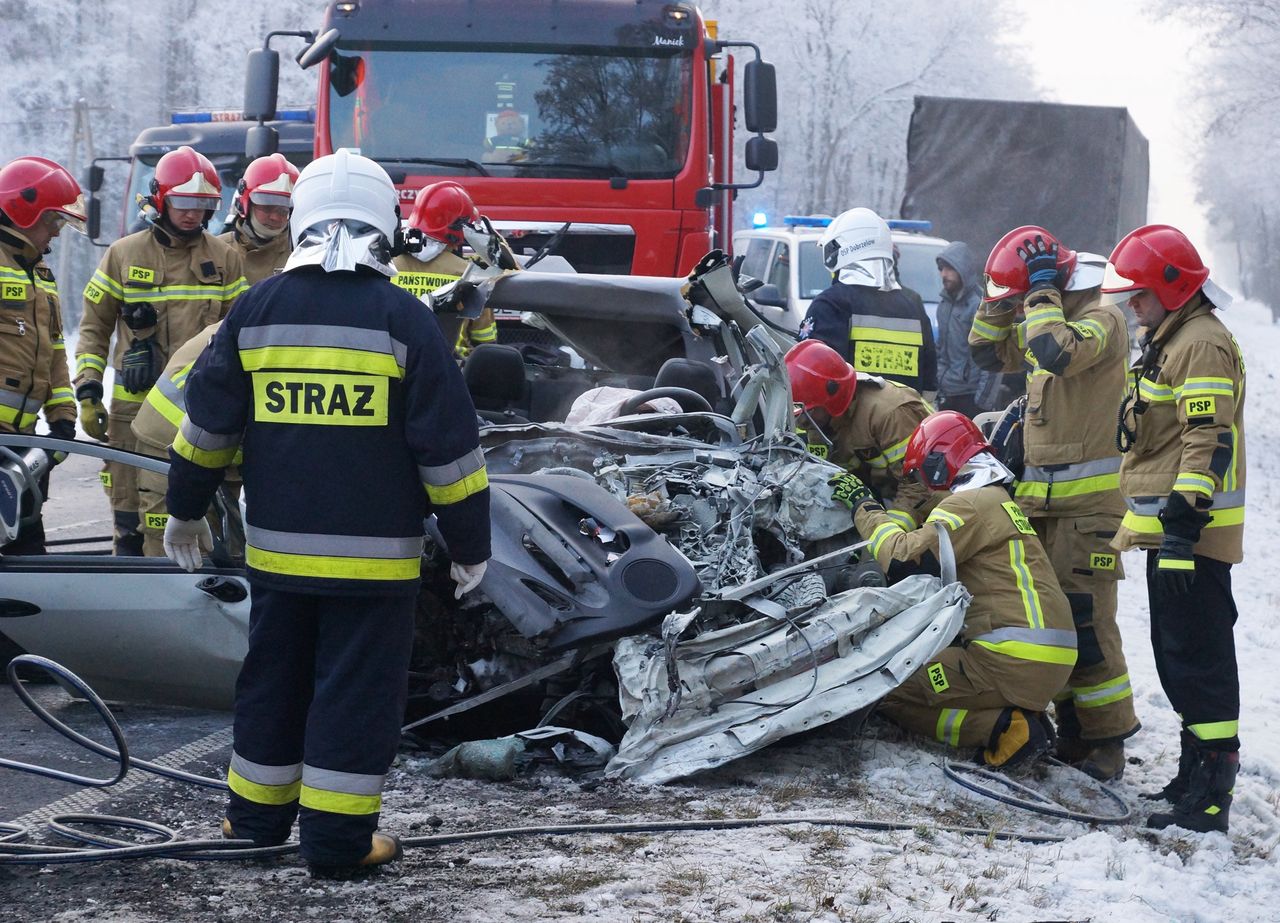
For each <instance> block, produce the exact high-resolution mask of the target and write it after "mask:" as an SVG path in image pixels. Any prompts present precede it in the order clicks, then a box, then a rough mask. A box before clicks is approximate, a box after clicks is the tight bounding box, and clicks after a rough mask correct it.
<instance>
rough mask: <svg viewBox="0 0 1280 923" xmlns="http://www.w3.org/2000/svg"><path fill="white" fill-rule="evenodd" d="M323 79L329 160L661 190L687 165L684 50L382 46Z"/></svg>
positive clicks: (343, 53)
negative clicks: (626, 182)
mask: <svg viewBox="0 0 1280 923" xmlns="http://www.w3.org/2000/svg"><path fill="white" fill-rule="evenodd" d="M326 77H327V83H328V102H329V113H328V115H329V131H330V137H331V142H332V148H333V149H335V150H336V149H337V148H339V147H353V148H358V149H359V150H360V152H361V153H362V154H364V155H365V156H367V157H372V158H374V159H376V160H380V161H383V162H398V163H405V164H412V163H428V164H432V165H433V169H432V170H431V172H432V173H435V174H444V175H459V174H461V175H466V174H470V175H486V176H506V177H511V176H514V177H559V178H568V179H577V178H597V177H613V176H626V177H630V178H633V179H658V178H670V177H673V176H675V175H676V174H677V173H678V172H680V170H681V169H682V168H683V167H684V163H685V159H686V157H687V156H688V150H689V122H690V107H691V105H692V98H693V58H692V56H691V55H690V54H689V52H688V51H687V50H686V49H681V48H665V47H654V48H643V49H623V48H610V49H607V50H606V49H601V50H599V51H598V52H596V51H591V50H588V51H583V50H581V49H578V48H574V49H569V50H564V51H560V50H554V51H547V50H545V49H538V50H532V49H531V50H519V49H516V50H513V49H512V48H511V46H509V45H508V46H503V48H502V50H492V47H487V48H485V47H476V48H474V49H467V48H465V47H460V46H458V45H450V46H448V47H447V48H443V49H442V48H439V47H438V46H437V47H436V48H432V47H431V46H423V45H413V46H407V45H405V44H395V45H376V46H368V47H361V48H346V49H342V48H340V49H339V50H338V51H335V52H334V53H333V54H332V55H331V56H330V58H329V65H328V73H327V74H326Z"/></svg>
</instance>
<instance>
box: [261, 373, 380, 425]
mask: <svg viewBox="0 0 1280 923" xmlns="http://www.w3.org/2000/svg"><path fill="white" fill-rule="evenodd" d="M389 393H390V387H389V383H388V380H387V379H386V378H382V377H379V376H376V375H336V374H326V373H318V372H317V373H312V372H254V374H253V407H254V419H255V420H257V421H258V422H259V423H300V424H303V425H312V426H385V425H386V423H387V400H388V395H389Z"/></svg>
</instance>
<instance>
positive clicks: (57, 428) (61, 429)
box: [49, 420, 76, 465]
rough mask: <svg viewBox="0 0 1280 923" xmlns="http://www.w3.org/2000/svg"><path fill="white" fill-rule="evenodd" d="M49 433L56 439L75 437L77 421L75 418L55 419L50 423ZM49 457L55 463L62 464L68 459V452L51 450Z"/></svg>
mask: <svg viewBox="0 0 1280 923" xmlns="http://www.w3.org/2000/svg"><path fill="white" fill-rule="evenodd" d="M49 435H50V436H51V437H53V438H54V439H75V438H76V423H75V421H74V420H54V421H53V422H52V423H50V424H49ZM49 457H50V458H52V459H53V463H54V464H55V465H60V464H62V462H64V461H66V458H67V453H66V452H49Z"/></svg>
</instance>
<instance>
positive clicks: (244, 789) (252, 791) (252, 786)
mask: <svg viewBox="0 0 1280 923" xmlns="http://www.w3.org/2000/svg"><path fill="white" fill-rule="evenodd" d="M227 787H228V788H230V789H231V790H232V791H233V792H235V793H236V794H237V795H239V796H240V797H241V798H243V799H245V800H246V801H252V802H253V803H254V804H274V805H280V804H289V803H290V802H291V801H297V800H298V792H299V790H300V789H301V788H302V780H301V779H299V780H298V781H297V782H290V783H288V784H286V785H262V784H260V783H258V782H250V781H249V780H248V779H246V778H245V777H244V776H242V775H240V773H238V772H236V771H235V770H234V769H228V770H227Z"/></svg>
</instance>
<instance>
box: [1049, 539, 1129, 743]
mask: <svg viewBox="0 0 1280 923" xmlns="http://www.w3.org/2000/svg"><path fill="white" fill-rule="evenodd" d="M1031 522H1032V524H1033V525H1034V526H1035V529H1036V534H1037V535H1038V536H1040V541H1041V542H1042V543H1043V545H1044V550H1045V552H1046V553H1047V554H1048V555H1049V560H1050V562H1052V564H1053V570H1054V573H1055V574H1057V577H1058V585H1059V586H1061V587H1062V592H1063V593H1064V594H1066V597H1067V602H1069V603H1070V604H1071V618H1072V621H1074V622H1075V626H1076V644H1077V651H1078V654H1079V656H1078V659H1077V660H1076V666H1075V669H1074V670H1072V672H1071V678H1070V679H1069V680H1068V681H1067V684H1066V685H1065V686H1064V687H1063V688H1062V689H1061V690H1059V691H1058V694H1057V695H1055V696H1054V717H1055V719H1056V722H1057V725H1058V733H1059V735H1060V736H1062V737H1064V738H1078V739H1082V740H1109V739H1122V738H1125V737H1128V736H1129V735H1131V734H1133V733H1135V732H1136V731H1137V730H1138V728H1139V727H1140V726H1141V725H1140V724H1139V723H1138V716H1137V714H1136V712H1135V711H1134V708H1133V687H1132V685H1131V684H1130V682H1129V666H1128V664H1127V663H1126V662H1125V657H1124V649H1123V646H1122V642H1121V639H1120V626H1119V625H1118V624H1117V623H1116V608H1117V606H1116V590H1117V587H1118V585H1119V581H1120V580H1121V579H1123V577H1124V568H1123V565H1122V564H1121V561H1120V554H1119V552H1117V551H1115V550H1114V549H1113V548H1111V546H1110V542H1111V539H1112V538H1113V537H1114V536H1115V533H1116V528H1117V527H1118V526H1119V517H1113V516H1099V515H1089V516H1061V517H1044V516H1042V517H1036V518H1033V519H1032V520H1031Z"/></svg>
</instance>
